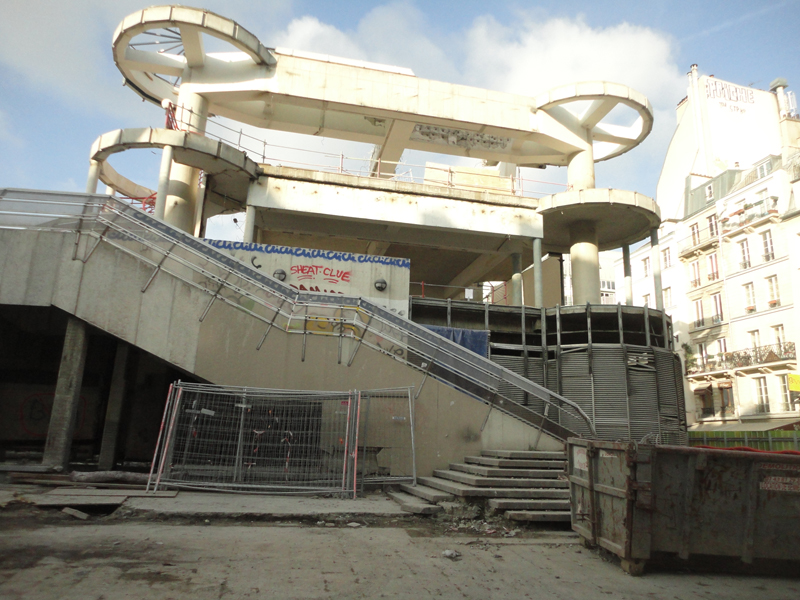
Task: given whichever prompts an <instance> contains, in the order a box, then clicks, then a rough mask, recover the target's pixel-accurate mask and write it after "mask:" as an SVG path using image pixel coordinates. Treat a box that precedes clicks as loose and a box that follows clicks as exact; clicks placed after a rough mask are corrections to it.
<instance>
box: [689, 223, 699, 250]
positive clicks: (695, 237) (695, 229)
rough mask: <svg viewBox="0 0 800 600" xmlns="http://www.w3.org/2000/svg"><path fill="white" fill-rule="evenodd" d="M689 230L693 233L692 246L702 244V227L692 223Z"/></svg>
mask: <svg viewBox="0 0 800 600" xmlns="http://www.w3.org/2000/svg"><path fill="white" fill-rule="evenodd" d="M689 230H690V231H691V232H692V246H696V245H697V244H699V243H700V226H699V225H698V224H697V223H692V225H691V226H690V227H689Z"/></svg>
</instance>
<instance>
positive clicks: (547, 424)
mask: <svg viewBox="0 0 800 600" xmlns="http://www.w3.org/2000/svg"><path fill="white" fill-rule="evenodd" d="M0 228H4V229H8V228H11V229H36V230H49V231H61V232H75V234H76V236H77V238H76V243H75V250H74V256H73V258H75V259H79V260H82V261H84V262H86V261H88V260H90V258H91V256H92V254H93V253H94V251H95V249H96V248H97V246H98V245H99V244H100V243H101V242H105V243H108V244H111V245H113V246H114V247H116V248H118V249H119V250H120V251H122V252H126V253H128V254H130V255H132V256H134V257H136V258H137V259H138V260H140V261H142V262H144V263H146V264H149V265H150V266H151V267H152V269H153V270H152V273H151V275H150V277H149V278H148V280H147V282H146V283H145V284H144V286H143V287H142V292H143V293H144V292H146V291H147V289H148V287H149V286H150V284H151V283H152V281H153V280H154V279H155V278H156V277H157V276H158V274H159V273H160V272H164V273H168V274H170V275H172V276H174V277H176V278H178V279H180V280H182V281H183V282H185V283H186V284H188V285H191V286H193V287H195V288H198V289H200V290H202V291H203V292H205V293H207V294H208V296H209V301H208V303H207V305H206V306H205V308H204V310H203V313H202V314H201V316H200V317H199V319H200V321H203V320H204V319H205V318H206V317H207V316H208V313H209V311H210V309H211V307H212V305H213V304H214V303H215V302H224V303H226V304H228V305H230V306H232V307H235V308H236V309H237V310H240V311H242V312H244V313H247V314H248V315H250V316H251V317H253V318H255V319H257V320H258V321H260V322H261V327H262V331H263V333H262V334H261V336H260V341H259V342H258V344H257V346H256V350H260V348H261V347H262V345H263V344H264V343H265V340H266V338H267V336H268V335H269V334H270V333H271V331H272V330H273V329H280V330H283V331H285V332H287V333H295V334H302V335H303V343H302V351H301V352H302V354H301V357H300V359H301V361H304V360H305V349H306V343H307V339H308V335H323V336H332V337H335V338H338V362H339V363H344V364H347V365H348V366H349V365H351V364H352V363H353V361H354V360H355V357H356V355H357V353H358V352H359V350H360V348H361V346H367V347H369V348H371V349H373V350H375V351H378V352H381V353H383V354H385V355H387V356H390V357H392V358H393V359H395V360H398V361H400V362H403V363H405V364H406V365H408V366H410V367H412V368H414V369H416V370H418V371H420V372H421V373H422V374H423V378H422V380H421V382H420V385H419V387H418V388H417V391H416V394H417V396H418V395H419V394H420V393H421V390H422V387H423V386H424V384H425V380H426V379H427V378H428V377H432V378H434V379H437V380H439V381H442V382H444V383H446V384H448V385H451V386H453V387H455V388H457V389H459V390H461V391H462V392H464V393H466V394H468V395H470V396H472V397H474V398H476V399H479V400H481V401H482V402H484V403H486V404H488V405H489V406H490V409H489V410H490V411H491V410H493V409H497V410H500V411H502V412H504V413H506V414H510V415H512V416H514V417H516V418H518V419H520V420H522V421H524V422H526V423H528V424H530V425H533V426H535V427H537V428H538V429H539V430H540V431H545V432H547V433H548V434H550V435H552V436H554V437H556V438H558V439H561V440H566V439H567V438H568V437H570V436H583V437H586V436H595V435H596V434H595V430H594V426H593V424H592V422H591V420H590V418H589V417H588V416H587V415H586V413H585V412H584V411H583V410H582V409H581V408H580V407H579V406H578V405H577V404H575V403H574V402H572V401H570V400H568V399H567V398H564V397H563V396H560V395H558V394H556V393H554V392H552V391H550V390H548V389H547V388H544V387H542V386H540V385H538V384H536V383H533V382H532V381H530V380H528V379H525V378H524V377H522V376H520V375H517V374H516V373H513V372H511V371H509V370H507V369H505V368H503V367H501V366H499V365H497V364H496V363H493V362H491V361H489V360H487V359H485V358H482V357H480V356H478V355H477V354H475V353H473V352H470V351H469V350H466V349H465V348H463V347H461V346H459V345H458V344H455V343H454V342H451V341H449V340H447V339H445V338H443V337H441V336H439V335H437V334H435V333H433V332H432V331H430V330H429V329H427V328H425V327H423V326H422V325H418V324H416V323H413V322H411V321H408V320H407V319H405V318H403V317H399V316H398V315H396V314H394V313H392V312H390V311H389V310H387V309H384V308H382V307H380V306H377V305H375V304H373V303H371V302H369V301H367V300H364V299H363V298H356V297H348V296H343V295H334V294H320V293H309V292H298V291H296V290H294V289H292V288H291V287H289V286H288V285H286V284H284V283H282V282H280V281H278V280H276V279H273V278H271V277H269V276H267V275H264V274H263V273H261V272H259V271H257V270H255V269H253V268H251V267H249V266H247V265H246V264H244V263H242V262H240V261H238V260H237V259H235V258H233V257H232V256H230V255H228V254H225V253H223V252H220V251H219V250H217V249H215V248H213V247H212V246H210V245H209V244H207V243H205V242H203V241H202V240H200V239H197V238H195V237H193V236H191V235H189V234H186V233H184V232H182V231H180V230H178V229H176V228H174V227H172V226H170V225H168V224H166V223H164V222H162V221H160V220H158V219H156V218H155V217H153V216H151V215H149V214H147V213H145V212H143V211H141V210H139V209H137V208H135V207H133V206H131V205H130V204H126V203H125V202H123V201H121V200H119V199H117V198H113V197H110V196H101V195H86V194H64V193H55V192H42V191H32V190H18V189H14V190H9V189H5V190H0ZM82 236H89V237H90V238H91V243H89V244H85V243H84V244H82V243H80V238H81V237H82ZM345 339H349V340H350V341H351V343H350V347H349V348H348V349H347V351H345V347H344V340H345ZM501 386H504V387H506V388H507V387H508V386H510V387H511V388H516V389H517V390H519V391H520V392H522V395H523V396H527V397H528V398H538V399H539V400H541V402H542V404H541V406H543V409H542V410H541V412H538V411H537V410H534V409H533V408H531V407H530V406H525V405H523V404H520V403H518V402H515V401H513V400H511V399H509V398H508V397H504V396H503V395H501V394H500V392H499V390H500V388H501ZM487 419H488V414H487Z"/></svg>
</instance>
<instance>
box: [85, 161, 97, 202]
mask: <svg viewBox="0 0 800 600" xmlns="http://www.w3.org/2000/svg"><path fill="white" fill-rule="evenodd" d="M98 181H100V163H99V162H97V161H96V160H90V161H89V176H88V177H87V178H86V193H87V194H96V193H97V182H98Z"/></svg>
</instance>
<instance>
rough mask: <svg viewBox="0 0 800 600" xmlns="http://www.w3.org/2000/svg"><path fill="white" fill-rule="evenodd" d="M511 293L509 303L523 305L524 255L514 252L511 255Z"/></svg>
mask: <svg viewBox="0 0 800 600" xmlns="http://www.w3.org/2000/svg"><path fill="white" fill-rule="evenodd" d="M511 271H512V275H511V290H510V292H511V294H510V296H511V297H510V298H509V304H511V305H512V306H522V255H521V254H520V253H519V252H514V253H513V254H512V255H511Z"/></svg>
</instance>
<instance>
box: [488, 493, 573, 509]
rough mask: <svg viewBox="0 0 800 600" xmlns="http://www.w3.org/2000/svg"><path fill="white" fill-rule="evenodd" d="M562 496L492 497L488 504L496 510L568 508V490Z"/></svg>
mask: <svg viewBox="0 0 800 600" xmlns="http://www.w3.org/2000/svg"><path fill="white" fill-rule="evenodd" d="M562 493H563V496H559V497H558V498H549V499H541V498H536V499H530V500H528V499H524V498H492V499H491V500H489V503H488V504H489V506H491V507H492V508H496V509H497V510H567V511H568V510H569V491H567V490H565V491H564V492H562Z"/></svg>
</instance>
